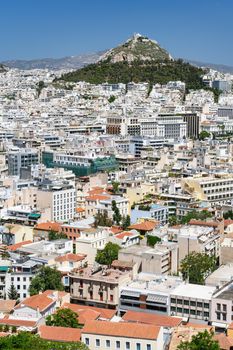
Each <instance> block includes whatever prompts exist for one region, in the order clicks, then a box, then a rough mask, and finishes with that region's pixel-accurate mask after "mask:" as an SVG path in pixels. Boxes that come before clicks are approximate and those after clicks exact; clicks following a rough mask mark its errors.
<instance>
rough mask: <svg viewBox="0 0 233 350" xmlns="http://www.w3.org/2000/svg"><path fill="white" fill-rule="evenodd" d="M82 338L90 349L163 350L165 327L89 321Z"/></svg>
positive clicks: (83, 330)
mask: <svg viewBox="0 0 233 350" xmlns="http://www.w3.org/2000/svg"><path fill="white" fill-rule="evenodd" d="M81 340H82V342H83V343H84V344H86V345H87V346H88V348H89V349H90V350H98V349H117V350H124V349H126V350H130V349H135V350H162V349H163V347H164V340H163V328H162V327H159V326H155V325H152V324H143V323H132V322H117V323H116V322H108V321H89V322H87V323H85V326H84V327H83V329H82V335H81Z"/></svg>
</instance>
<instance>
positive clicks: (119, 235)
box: [114, 231, 134, 239]
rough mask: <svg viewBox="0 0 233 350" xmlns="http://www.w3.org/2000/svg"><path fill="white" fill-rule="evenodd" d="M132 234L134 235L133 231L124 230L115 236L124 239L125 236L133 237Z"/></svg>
mask: <svg viewBox="0 0 233 350" xmlns="http://www.w3.org/2000/svg"><path fill="white" fill-rule="evenodd" d="M131 236H134V233H133V232H130V231H124V232H121V233H118V234H116V235H115V236H114V237H116V238H118V239H123V238H124V237H131Z"/></svg>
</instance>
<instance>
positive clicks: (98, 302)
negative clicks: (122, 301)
mask: <svg viewBox="0 0 233 350" xmlns="http://www.w3.org/2000/svg"><path fill="white" fill-rule="evenodd" d="M132 278H133V271H132V270H129V271H122V270H119V269H116V268H107V267H101V266H95V265H93V266H91V265H90V266H88V267H84V268H82V269H79V270H76V271H75V270H73V271H72V272H71V273H70V283H71V284H70V299H71V303H78V304H80V303H81V304H85V305H90V306H97V307H105V308H108V309H115V308H116V307H117V305H118V303H119V288H120V287H121V286H123V285H125V284H126V283H128V282H129V281H131V279H132Z"/></svg>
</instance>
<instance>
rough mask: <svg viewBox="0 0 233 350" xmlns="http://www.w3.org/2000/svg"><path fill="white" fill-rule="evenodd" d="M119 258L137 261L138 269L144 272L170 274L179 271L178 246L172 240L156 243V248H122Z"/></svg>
mask: <svg viewBox="0 0 233 350" xmlns="http://www.w3.org/2000/svg"><path fill="white" fill-rule="evenodd" d="M119 259H120V260H122V261H132V262H134V263H136V264H137V266H138V270H139V271H142V272H144V273H151V274H158V275H161V274H163V275H168V274H171V273H177V270H178V247H177V244H176V243H172V242H163V243H160V244H156V245H155V246H154V248H150V247H147V246H143V245H141V246H132V247H128V248H124V249H121V250H120V251H119Z"/></svg>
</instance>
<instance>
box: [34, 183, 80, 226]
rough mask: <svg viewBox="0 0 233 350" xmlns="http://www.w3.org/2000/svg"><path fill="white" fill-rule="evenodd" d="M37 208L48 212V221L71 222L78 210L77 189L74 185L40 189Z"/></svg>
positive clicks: (63, 184) (59, 185)
mask: <svg viewBox="0 0 233 350" xmlns="http://www.w3.org/2000/svg"><path fill="white" fill-rule="evenodd" d="M37 206H38V209H39V210H41V211H42V212H43V210H44V211H46V210H47V211H48V218H47V220H51V221H60V222H64V221H69V220H72V219H73V218H74V215H75V208H76V189H75V188H74V187H73V184H69V183H68V184H65V183H62V184H58V185H54V186H49V187H47V188H46V187H44V188H42V189H38V192H37Z"/></svg>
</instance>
